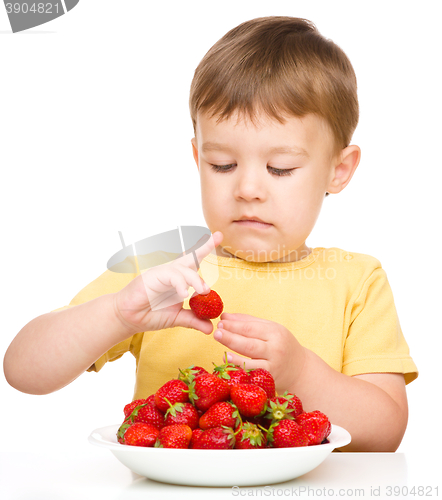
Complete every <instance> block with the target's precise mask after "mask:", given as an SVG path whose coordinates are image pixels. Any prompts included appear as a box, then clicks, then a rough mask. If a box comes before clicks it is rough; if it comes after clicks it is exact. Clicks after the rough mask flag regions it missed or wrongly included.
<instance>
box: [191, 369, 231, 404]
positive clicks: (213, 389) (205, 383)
mask: <svg viewBox="0 0 442 500" xmlns="http://www.w3.org/2000/svg"><path fill="white" fill-rule="evenodd" d="M229 396H230V387H229V385H228V384H227V382H225V381H224V380H222V379H220V378H218V377H217V376H216V375H213V374H212V373H203V374H202V375H200V376H199V377H197V378H196V379H195V380H194V381H193V382H192V383H191V384H190V386H189V398H190V400H191V402H192V403H194V404H195V406H196V407H197V408H199V409H200V410H204V411H206V410H208V409H209V408H210V407H211V406H212V405H214V404H215V403H218V402H219V401H227V399H229Z"/></svg>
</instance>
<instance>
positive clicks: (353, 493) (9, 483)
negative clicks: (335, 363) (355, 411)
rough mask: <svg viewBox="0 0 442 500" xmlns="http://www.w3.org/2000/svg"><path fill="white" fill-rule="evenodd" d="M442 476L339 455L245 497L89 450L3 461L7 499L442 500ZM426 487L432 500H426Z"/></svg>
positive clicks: (383, 459)
mask: <svg viewBox="0 0 442 500" xmlns="http://www.w3.org/2000/svg"><path fill="white" fill-rule="evenodd" d="M218 466H219V465H218ZM439 469H440V464H437V463H436V462H435V461H434V460H430V459H429V458H428V457H422V456H419V454H415V453H414V454H405V453H332V454H331V455H330V456H329V457H328V458H327V459H326V460H325V461H324V462H323V463H322V464H321V465H319V466H318V467H317V468H316V469H315V470H313V471H311V472H309V473H307V474H305V475H303V476H301V477H299V478H297V479H294V480H292V481H287V482H284V483H279V484H273V485H268V486H262V487H248V488H247V487H242V488H240V489H232V488H205V487H189V486H175V485H169V484H163V483H159V482H155V481H152V480H149V479H146V478H143V477H141V476H138V475H136V474H134V473H132V472H131V471H130V470H129V469H127V468H126V467H125V466H124V465H122V464H121V463H120V462H119V461H118V460H117V459H116V458H115V457H114V456H113V455H112V453H111V452H110V451H108V450H105V449H100V448H95V447H94V446H91V445H89V443H86V444H85V446H84V447H83V446H80V447H77V448H76V449H75V451H73V452H72V453H68V452H67V451H66V450H64V449H62V448H61V449H60V450H46V451H44V450H42V451H39V452H33V453H31V452H22V451H21V452H2V453H0V498H1V500H89V499H94V500H96V499H102V498H106V500H139V499H143V500H146V499H153V500H156V499H169V498H180V499H190V498H192V499H195V498H210V499H211V498H278V497H279V498H281V497H285V498H287V497H289V498H296V497H301V498H302V497H304V498H317V497H321V498H322V497H330V496H335V497H340V498H361V497H364V498H412V499H416V498H419V497H420V498H422V497H425V498H438V497H442V487H441V481H440V478H439V476H440V473H439V472H438V471H439ZM413 486H414V487H415V488H416V489H415V494H414V495H413V494H411V493H410V492H411V489H412V488H413ZM419 486H421V487H424V488H425V490H422V489H421V490H420V491H421V493H422V492H424V493H425V495H422V494H421V495H419V493H418V487H419ZM389 487H391V489H390V488H389ZM395 487H396V490H395V489H394V488H395ZM398 488H400V490H401V491H400V494H397V493H398ZM395 492H396V494H395Z"/></svg>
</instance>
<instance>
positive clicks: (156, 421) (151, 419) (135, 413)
mask: <svg viewBox="0 0 442 500" xmlns="http://www.w3.org/2000/svg"><path fill="white" fill-rule="evenodd" d="M144 401H147V400H144ZM137 422H142V423H144V424H150V425H153V426H155V427H156V428H157V429H161V427H163V426H164V415H163V413H162V412H161V411H160V410H159V409H158V408H157V407H156V406H155V404H152V401H151V402H150V403H143V404H141V405H138V406H136V407H135V408H134V409H133V410H132V413H130V414H129V415H128V416H127V417H126V419H125V420H124V424H129V425H132V424H133V423H137Z"/></svg>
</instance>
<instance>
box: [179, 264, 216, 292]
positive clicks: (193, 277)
mask: <svg viewBox="0 0 442 500" xmlns="http://www.w3.org/2000/svg"><path fill="white" fill-rule="evenodd" d="M175 272H177V273H178V274H181V276H182V277H183V279H184V280H185V282H186V290H187V288H189V286H191V287H192V288H193V289H194V290H195V291H196V292H197V293H199V294H200V295H206V294H208V293H209V291H210V287H209V285H208V284H207V283H205V282H204V280H203V279H202V278H201V276H200V275H199V274H198V273H197V272H196V271H194V270H193V269H189V268H188V267H186V266H177V267H176V268H175ZM186 297H187V295H186Z"/></svg>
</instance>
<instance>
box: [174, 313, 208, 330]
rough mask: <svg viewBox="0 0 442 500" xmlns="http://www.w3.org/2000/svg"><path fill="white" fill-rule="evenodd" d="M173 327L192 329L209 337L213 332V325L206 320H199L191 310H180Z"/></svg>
mask: <svg viewBox="0 0 442 500" xmlns="http://www.w3.org/2000/svg"><path fill="white" fill-rule="evenodd" d="M174 326H182V327H184V328H193V329H194V330H199V331H200V332H203V333H205V334H206V335H209V334H210V333H212V331H213V324H212V322H211V321H210V320H208V319H200V318H198V317H197V316H196V315H195V313H194V312H193V311H192V310H191V309H181V311H180V312H179V313H178V316H177V317H176V319H175V323H174Z"/></svg>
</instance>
